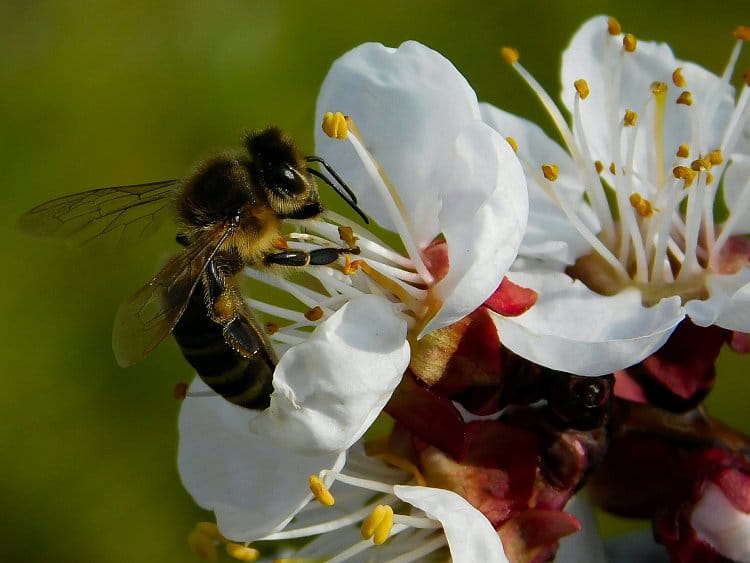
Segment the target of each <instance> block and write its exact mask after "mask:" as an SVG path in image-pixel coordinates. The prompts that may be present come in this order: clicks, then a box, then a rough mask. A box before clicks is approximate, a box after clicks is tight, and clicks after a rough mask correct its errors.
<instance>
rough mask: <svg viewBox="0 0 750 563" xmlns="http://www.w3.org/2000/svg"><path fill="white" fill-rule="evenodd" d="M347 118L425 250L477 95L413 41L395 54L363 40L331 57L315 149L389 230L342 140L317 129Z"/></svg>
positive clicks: (372, 189) (371, 190) (474, 115)
mask: <svg viewBox="0 0 750 563" xmlns="http://www.w3.org/2000/svg"><path fill="white" fill-rule="evenodd" d="M328 111H341V112H343V113H344V114H346V115H349V116H351V117H352V118H353V119H354V121H355V123H356V124H357V126H358V128H359V131H360V132H361V134H362V137H363V139H364V142H365V144H366V146H367V148H368V149H369V150H370V152H371V153H372V155H373V156H374V157H375V159H376V160H377V161H378V162H379V163H380V165H381V166H382V168H383V169H384V170H385V172H386V174H387V175H388V177H389V178H390V179H391V181H392V182H393V184H394V186H395V187H396V189H397V190H398V192H399V195H400V197H401V199H402V201H403V203H404V207H405V209H406V211H407V213H408V215H409V216H410V218H411V223H412V225H413V226H415V228H416V230H417V232H416V235H417V238H418V240H417V243H418V244H419V245H420V246H425V245H426V244H428V243H429V242H430V241H432V239H433V238H434V237H435V236H436V235H437V234H438V233H439V232H440V231H439V230H438V224H437V216H438V211H439V210H440V205H441V192H442V191H443V188H444V187H445V185H446V184H445V178H443V177H441V175H440V174H441V172H440V171H441V170H442V163H443V162H444V161H445V160H446V159H452V158H453V156H452V155H453V153H454V151H455V140H456V137H457V136H458V133H459V131H460V130H461V129H462V128H463V126H464V124H465V123H466V122H467V121H471V120H475V119H479V107H478V104H477V99H476V94H475V93H474V91H473V90H472V89H471V86H469V84H468V82H466V79H465V78H464V77H463V76H461V74H460V73H459V72H458V70H456V68H455V67H454V66H453V64H451V62H450V61H448V59H446V58H445V57H443V56H442V55H440V54H439V53H437V52H436V51H433V50H432V49H429V48H428V47H425V46H424V45H421V44H419V43H416V42H414V41H407V42H406V43H403V44H402V45H401V46H400V47H399V48H398V49H391V48H387V47H384V46H383V45H381V44H379V43H366V44H364V45H360V46H359V47H357V48H355V49H353V50H351V51H349V52H348V53H346V54H345V55H343V56H342V57H341V58H339V59H338V60H336V61H335V62H334V63H333V66H332V67H331V70H330V71H329V72H328V75H327V76H326V78H325V80H324V82H323V86H322V88H321V90H320V95H319V96H318V102H317V107H316V112H315V115H316V119H317V120H318V122H317V123H316V124H315V131H316V134H315V147H316V150H317V151H318V153H319V154H321V155H322V156H325V157H326V158H327V159H328V160H329V162H330V163H331V164H332V165H333V166H334V167H335V168H336V170H337V171H338V173H339V174H340V175H341V176H342V177H343V178H344V179H345V180H346V181H347V182H348V183H349V184H350V185H351V186H352V188H353V189H354V191H355V192H356V193H357V197H358V198H359V202H360V205H361V207H362V209H364V210H365V211H366V212H367V213H368V214H369V215H370V216H371V217H373V218H374V219H375V220H376V221H377V222H378V223H379V224H380V225H382V226H383V227H385V228H387V229H390V230H395V226H394V224H393V222H392V221H391V219H390V218H389V215H388V213H387V212H386V210H385V209H386V208H385V206H384V204H383V202H382V201H381V200H380V198H379V196H378V190H377V189H376V188H375V187H374V185H373V183H372V179H371V178H370V176H369V175H368V174H367V173H366V171H365V169H364V168H363V167H362V165H361V163H360V161H359V159H358V158H357V157H356V156H355V155H354V153H353V150H352V148H351V146H350V145H349V144H348V143H346V142H341V141H335V140H332V139H329V138H328V137H327V136H326V135H325V134H324V133H323V132H322V131H321V129H320V121H321V120H322V116H323V114H324V113H325V112H328Z"/></svg>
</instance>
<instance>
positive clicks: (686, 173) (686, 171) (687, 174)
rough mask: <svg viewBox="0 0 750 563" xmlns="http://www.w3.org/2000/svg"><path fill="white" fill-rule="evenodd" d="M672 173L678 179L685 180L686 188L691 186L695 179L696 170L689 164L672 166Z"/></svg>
mask: <svg viewBox="0 0 750 563" xmlns="http://www.w3.org/2000/svg"><path fill="white" fill-rule="evenodd" d="M672 175H673V176H674V177H675V178H677V179H678V180H684V181H685V187H686V188H689V187H690V186H691V185H692V184H693V180H694V179H695V172H693V171H692V170H691V169H690V168H688V167H687V166H675V167H674V168H672Z"/></svg>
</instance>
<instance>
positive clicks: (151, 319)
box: [112, 222, 235, 367]
mask: <svg viewBox="0 0 750 563" xmlns="http://www.w3.org/2000/svg"><path fill="white" fill-rule="evenodd" d="M234 228H235V224H234V223H231V222H228V223H225V224H222V225H219V226H217V227H215V228H214V229H212V230H210V231H205V232H204V233H201V234H200V235H199V236H198V237H197V238H196V239H195V241H194V242H193V243H191V244H190V246H188V247H187V248H186V249H185V250H183V251H182V252H181V253H180V254H178V255H177V256H174V257H173V258H172V259H171V260H170V261H169V262H167V264H166V266H164V267H163V268H162V269H161V271H160V272H159V273H158V274H156V276H155V277H154V279H152V280H151V281H150V282H149V283H147V284H146V285H145V286H143V287H142V288H141V289H140V290H138V291H137V292H136V293H135V295H133V297H131V298H130V299H129V300H128V301H126V302H125V303H123V304H122V305H121V306H120V308H119V309H118V311H117V316H116V317H115V326H114V330H113V332H112V348H113V350H114V352H115V358H116V359H117V363H118V364H120V365H121V366H122V367H127V366H131V365H133V364H135V363H136V362H139V361H140V360H142V359H143V358H145V357H146V356H147V355H148V354H149V353H150V352H151V350H153V349H154V348H156V346H157V345H158V344H159V343H160V342H161V341H162V340H164V338H165V337H166V336H167V335H168V334H169V333H170V332H172V329H174V326H175V325H176V324H177V321H178V320H179V319H180V317H181V316H182V313H183V312H184V311H185V307H187V304H188V301H189V300H190V296H191V295H192V293H193V290H194V289H195V286H196V285H197V283H198V280H199V279H200V277H201V274H202V273H203V271H204V270H205V269H206V265H207V264H208V262H209V260H211V258H212V257H213V256H214V254H216V251H217V250H218V249H219V247H220V246H221V244H222V243H223V242H224V241H225V240H226V238H227V237H228V236H229V235H230V234H231V233H232V231H234Z"/></svg>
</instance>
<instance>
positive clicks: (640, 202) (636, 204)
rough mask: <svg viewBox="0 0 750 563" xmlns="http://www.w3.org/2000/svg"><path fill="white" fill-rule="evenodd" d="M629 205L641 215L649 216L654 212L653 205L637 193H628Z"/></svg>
mask: <svg viewBox="0 0 750 563" xmlns="http://www.w3.org/2000/svg"><path fill="white" fill-rule="evenodd" d="M630 205H632V206H633V209H635V210H636V212H637V213H638V215H640V216H641V217H651V216H652V215H653V214H654V206H653V205H652V204H651V202H650V201H649V200H647V199H646V198H644V197H641V194H639V193H635V194H630Z"/></svg>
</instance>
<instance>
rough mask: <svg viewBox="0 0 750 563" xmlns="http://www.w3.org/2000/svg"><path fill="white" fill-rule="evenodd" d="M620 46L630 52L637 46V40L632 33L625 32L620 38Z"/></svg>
mask: <svg viewBox="0 0 750 563" xmlns="http://www.w3.org/2000/svg"><path fill="white" fill-rule="evenodd" d="M622 46H623V47H624V48H625V50H626V51H627V52H628V53H632V52H633V51H635V48H636V47H637V46H638V40H637V39H636V38H635V35H633V34H632V33H626V34H625V35H624V36H623V38H622Z"/></svg>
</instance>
